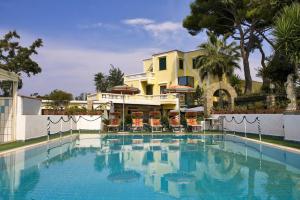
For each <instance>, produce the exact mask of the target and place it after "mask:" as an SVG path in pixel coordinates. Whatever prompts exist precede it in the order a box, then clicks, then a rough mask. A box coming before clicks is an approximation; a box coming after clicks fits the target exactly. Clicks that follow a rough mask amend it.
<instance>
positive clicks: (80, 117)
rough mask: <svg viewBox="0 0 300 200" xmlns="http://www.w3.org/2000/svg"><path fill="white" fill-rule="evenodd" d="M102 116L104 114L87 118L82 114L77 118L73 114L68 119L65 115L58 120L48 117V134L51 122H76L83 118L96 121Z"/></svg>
mask: <svg viewBox="0 0 300 200" xmlns="http://www.w3.org/2000/svg"><path fill="white" fill-rule="evenodd" d="M101 118H102V115H100V116H99V117H97V118H95V119H87V118H85V117H83V116H81V115H80V116H79V117H78V119H77V120H76V118H75V117H73V116H68V118H67V119H64V117H60V118H59V119H58V120H57V121H52V120H51V118H50V117H48V118H47V120H48V123H47V134H48V135H50V125H51V124H54V125H55V124H58V123H59V122H61V121H62V122H65V123H67V122H70V121H71V120H72V121H73V122H74V123H78V122H79V120H80V119H83V120H85V121H88V122H94V121H97V120H99V119H101ZM70 130H72V128H70V129H69V131H70Z"/></svg>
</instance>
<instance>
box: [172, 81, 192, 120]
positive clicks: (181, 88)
mask: <svg viewBox="0 0 300 200" xmlns="http://www.w3.org/2000/svg"><path fill="white" fill-rule="evenodd" d="M166 92H168V93H181V94H186V93H193V92H196V90H195V88H193V87H190V86H185V85H170V87H169V88H167V89H166ZM178 112H179V121H180V106H179V108H178Z"/></svg>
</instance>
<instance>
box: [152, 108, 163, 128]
mask: <svg viewBox="0 0 300 200" xmlns="http://www.w3.org/2000/svg"><path fill="white" fill-rule="evenodd" d="M160 119H161V114H160V112H159V111H153V112H150V113H149V124H150V127H151V131H152V133H153V132H162V127H163V126H162V125H161V123H160Z"/></svg>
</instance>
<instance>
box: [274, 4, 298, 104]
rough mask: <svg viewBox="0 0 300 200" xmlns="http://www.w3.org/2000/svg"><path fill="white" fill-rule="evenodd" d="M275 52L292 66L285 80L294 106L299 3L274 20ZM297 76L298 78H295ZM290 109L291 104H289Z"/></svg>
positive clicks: (289, 7) (286, 9)
mask: <svg viewBox="0 0 300 200" xmlns="http://www.w3.org/2000/svg"><path fill="white" fill-rule="evenodd" d="M273 34H274V36H275V48H276V49H275V51H276V53H277V54H279V55H284V56H285V57H286V58H287V60H288V61H289V62H290V63H291V64H292V66H293V70H292V73H290V74H289V75H288V77H291V78H287V82H286V85H287V90H286V92H287V95H288V96H289V97H290V98H289V97H288V98H289V99H290V100H292V99H293V101H294V103H295V104H296V89H295V85H294V83H295V82H296V80H297V78H299V70H300V3H293V4H292V5H290V6H287V7H285V8H284V9H283V11H282V12H281V14H280V15H279V16H278V17H277V18H276V20H275V26H274V33H273ZM297 76H298V77H297ZM290 104H291V107H292V109H295V108H294V107H293V103H292V102H291V103H290Z"/></svg>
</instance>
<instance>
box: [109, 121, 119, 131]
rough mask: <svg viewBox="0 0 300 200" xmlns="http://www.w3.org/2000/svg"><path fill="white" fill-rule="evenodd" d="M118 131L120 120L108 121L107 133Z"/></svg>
mask: <svg viewBox="0 0 300 200" xmlns="http://www.w3.org/2000/svg"><path fill="white" fill-rule="evenodd" d="M119 129H120V119H118V118H116V119H110V120H109V125H107V131H108V132H114V131H116V132H117V131H119Z"/></svg>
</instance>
